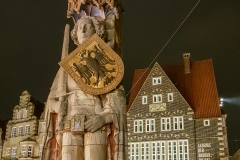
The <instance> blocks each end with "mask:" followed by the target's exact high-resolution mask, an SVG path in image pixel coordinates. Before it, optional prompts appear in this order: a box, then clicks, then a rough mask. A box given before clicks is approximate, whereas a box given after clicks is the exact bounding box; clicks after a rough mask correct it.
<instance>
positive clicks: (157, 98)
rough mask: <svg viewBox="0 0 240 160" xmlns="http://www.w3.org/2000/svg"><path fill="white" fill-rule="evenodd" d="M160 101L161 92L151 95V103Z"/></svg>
mask: <svg viewBox="0 0 240 160" xmlns="http://www.w3.org/2000/svg"><path fill="white" fill-rule="evenodd" d="M159 102H162V94H154V95H153V103H159Z"/></svg>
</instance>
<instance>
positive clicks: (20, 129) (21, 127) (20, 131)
mask: <svg viewBox="0 0 240 160" xmlns="http://www.w3.org/2000/svg"><path fill="white" fill-rule="evenodd" d="M18 136H23V126H19V127H18Z"/></svg>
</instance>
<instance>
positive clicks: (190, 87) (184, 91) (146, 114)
mask: <svg viewBox="0 0 240 160" xmlns="http://www.w3.org/2000/svg"><path fill="white" fill-rule="evenodd" d="M183 59H184V63H183V65H171V66H166V67H163V68H161V67H160V65H159V64H158V63H156V64H155V65H154V66H153V68H152V69H140V70H136V71H135V73H134V79H133V86H134V88H133V89H132V91H131V95H130V99H129V104H128V113H127V126H128V155H129V159H130V160H143V159H149V160H212V159H214V160H228V159H229V153H228V143H227V131H226V123H225V121H226V115H222V114H221V109H220V107H219V98H218V93H217V87H216V82H215V76H214V72H213V66H212V60H203V61H195V62H192V63H191V62H190V54H184V55H183ZM143 73H144V74H143ZM140 77H141V78H140Z"/></svg>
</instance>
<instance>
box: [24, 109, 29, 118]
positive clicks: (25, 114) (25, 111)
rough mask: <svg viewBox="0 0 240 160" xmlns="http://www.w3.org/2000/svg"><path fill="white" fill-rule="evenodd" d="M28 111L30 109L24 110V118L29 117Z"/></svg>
mask: <svg viewBox="0 0 240 160" xmlns="http://www.w3.org/2000/svg"><path fill="white" fill-rule="evenodd" d="M27 113H28V110H24V111H23V118H27Z"/></svg>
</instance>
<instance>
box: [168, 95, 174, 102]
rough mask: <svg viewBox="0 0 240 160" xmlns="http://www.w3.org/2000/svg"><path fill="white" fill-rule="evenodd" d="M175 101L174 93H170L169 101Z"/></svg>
mask: <svg viewBox="0 0 240 160" xmlns="http://www.w3.org/2000/svg"><path fill="white" fill-rule="evenodd" d="M172 101H173V93H168V102H172Z"/></svg>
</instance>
